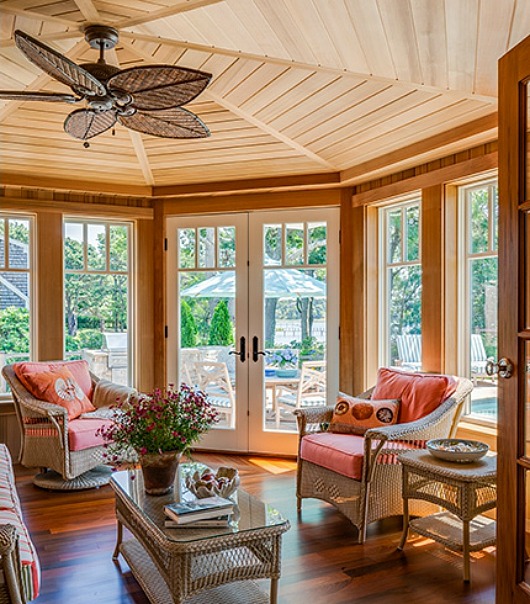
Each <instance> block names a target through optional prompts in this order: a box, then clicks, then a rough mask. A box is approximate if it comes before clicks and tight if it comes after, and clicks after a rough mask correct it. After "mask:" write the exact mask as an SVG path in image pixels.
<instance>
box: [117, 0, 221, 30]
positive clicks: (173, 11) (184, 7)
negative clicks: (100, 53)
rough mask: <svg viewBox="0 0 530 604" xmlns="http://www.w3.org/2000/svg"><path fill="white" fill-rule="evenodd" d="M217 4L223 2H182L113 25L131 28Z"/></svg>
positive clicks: (213, 0)
mask: <svg viewBox="0 0 530 604" xmlns="http://www.w3.org/2000/svg"><path fill="white" fill-rule="evenodd" d="M218 2H224V0H184V2H180V3H179V4H176V5H175V6H167V7H165V8H161V9H160V10H157V11H153V12H152V13H148V14H146V15H142V16H141V17H131V18H130V19H124V20H123V21H120V22H119V23H117V24H116V25H115V27H117V28H122V27H132V26H133V25H143V24H144V23H151V22H152V21H156V20H157V19H163V18H164V17H172V16H173V15H178V14H180V13H185V12H188V11H190V10H195V9H196V8H203V7H204V6H209V5H210V4H217V3H218Z"/></svg>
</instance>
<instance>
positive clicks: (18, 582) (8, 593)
mask: <svg viewBox="0 0 530 604" xmlns="http://www.w3.org/2000/svg"><path fill="white" fill-rule="evenodd" d="M17 542H18V534H17V529H16V528H15V527H14V526H13V525H11V524H4V525H1V526H0V566H1V570H2V572H3V575H4V582H3V583H1V584H0V604H2V603H3V602H6V603H7V604H22V603H23V602H26V599H25V598H23V597H22V594H23V593H24V589H23V586H22V579H21V576H20V568H21V566H20V557H19V554H18V547H17Z"/></svg>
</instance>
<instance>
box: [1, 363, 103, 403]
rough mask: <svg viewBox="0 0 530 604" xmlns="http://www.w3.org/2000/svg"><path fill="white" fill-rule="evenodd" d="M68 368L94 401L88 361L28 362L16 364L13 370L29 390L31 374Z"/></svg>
mask: <svg viewBox="0 0 530 604" xmlns="http://www.w3.org/2000/svg"><path fill="white" fill-rule="evenodd" d="M63 367H66V368H67V369H68V370H69V371H71V372H72V375H73V376H74V378H75V381H76V382H77V383H78V384H79V386H80V387H81V390H82V391H83V392H84V393H85V394H86V395H87V397H88V398H89V399H90V400H92V390H93V388H92V378H91V377H90V372H89V370H88V363H87V362H86V361H81V360H79V361H52V362H49V363H48V362H43V361H39V362H34V363H32V362H27V363H15V364H14V365H13V369H14V370H15V373H16V376H17V377H18V379H19V380H20V381H21V382H22V384H23V385H24V386H25V388H26V389H27V390H29V388H28V384H27V380H26V376H27V375H29V374H31V373H35V372H37V373H40V372H41V371H52V370H54V369H61V368H63Z"/></svg>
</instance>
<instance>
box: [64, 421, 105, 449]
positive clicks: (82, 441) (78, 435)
mask: <svg viewBox="0 0 530 604" xmlns="http://www.w3.org/2000/svg"><path fill="white" fill-rule="evenodd" d="M111 423H112V422H111V421H110V420H104V419H74V420H72V421H71V422H69V423H68V445H69V447H70V451H83V450H84V449H90V448H91V447H99V446H101V445H103V444H104V443H105V441H104V440H103V437H102V436H101V435H100V434H99V433H98V434H96V432H97V430H98V429H99V428H102V427H106V428H109V427H110V424H111Z"/></svg>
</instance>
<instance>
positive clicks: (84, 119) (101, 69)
mask: <svg viewBox="0 0 530 604" xmlns="http://www.w3.org/2000/svg"><path fill="white" fill-rule="evenodd" d="M84 33H85V40H86V41H87V42H88V44H90V46H91V47H92V48H96V49H98V50H99V59H98V61H97V63H84V64H82V65H77V64H76V63H74V62H73V61H71V60H70V59H68V58H67V57H65V56H64V55H62V54H61V53H59V52H57V51H56V50H54V49H53V48H50V47H49V46H46V45H45V44H43V43H42V42H40V41H39V40H36V39H35V38H32V37H31V36H29V35H28V34H26V33H24V32H23V31H20V30H17V31H15V43H16V45H17V47H18V48H19V49H20V50H21V51H22V52H23V53H24V55H25V56H26V57H27V58H28V59H29V60H30V61H31V62H32V63H34V64H35V65H37V67H40V69H42V70H43V71H45V72H46V73H47V74H48V75H50V76H51V77H52V78H54V79H56V80H58V81H59V82H61V83H62V84H66V85H67V86H69V87H70V88H71V89H72V91H73V92H74V93H75V94H74V95H72V94H59V93H58V94H56V93H52V92H33V91H20V92H17V91H11V90H2V91H0V99H4V100H18V101H62V102H65V103H78V102H80V101H83V100H86V101H87V105H86V107H85V108H83V109H76V110H75V111H72V112H71V113H70V114H69V115H68V116H67V117H66V119H65V121H64V130H65V132H67V134H69V135H70V136H73V137H74V138H77V139H80V140H84V141H86V140H87V139H89V138H93V137H94V136H97V135H98V134H102V133H103V132H105V131H106V130H108V129H109V128H112V127H113V126H114V125H115V124H116V122H118V123H120V124H121V125H123V126H125V127H127V128H130V129H131V130H136V131H138V132H142V133H145V134H151V135H153V136H159V137H162V138H203V137H206V136H210V131H209V130H208V127H207V126H206V125H205V124H204V123H203V122H202V120H201V119H200V118H199V117H198V116H196V115H195V114H194V113H192V112H191V111H188V110H187V109H184V108H182V107H181V105H184V104H186V103H189V102H190V101H192V100H193V99H194V98H195V97H197V96H198V95H199V94H200V93H201V92H202V91H203V90H204V89H205V88H206V86H207V85H208V83H209V82H210V79H211V77H212V76H211V74H209V73H205V72H203V71H199V70H196V69H187V68H185V67H177V66H176V65H142V66H140V67H131V68H129V69H119V68H118V67H116V66H114V65H109V64H108V63H107V62H106V61H105V56H104V53H105V50H108V49H111V48H114V47H115V46H116V44H117V42H118V32H117V31H116V30H115V29H114V28H113V27H108V26H105V25H89V26H87V27H86V28H85V30H84ZM85 146H88V143H85Z"/></svg>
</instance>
